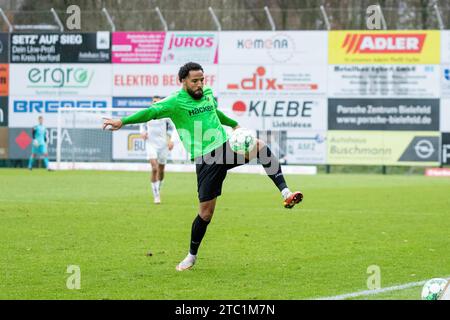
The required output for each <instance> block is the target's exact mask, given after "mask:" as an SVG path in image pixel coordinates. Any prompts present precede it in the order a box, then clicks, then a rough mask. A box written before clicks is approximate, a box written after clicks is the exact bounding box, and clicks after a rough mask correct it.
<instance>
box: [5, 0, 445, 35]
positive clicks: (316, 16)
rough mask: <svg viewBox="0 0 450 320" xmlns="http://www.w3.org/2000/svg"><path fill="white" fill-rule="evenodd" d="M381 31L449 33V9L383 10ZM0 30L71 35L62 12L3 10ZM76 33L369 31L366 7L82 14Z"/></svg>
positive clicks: (101, 10) (132, 11)
mask: <svg viewBox="0 0 450 320" xmlns="http://www.w3.org/2000/svg"><path fill="white" fill-rule="evenodd" d="M380 9H381V10H380V13H381V14H382V17H383V19H384V22H385V24H383V27H384V28H386V29H390V30H407V29H424V30H426V29H449V28H450V9H449V8H447V7H445V8H440V7H439V6H437V5H436V6H431V7H427V8H426V9H424V8H414V7H405V8H401V7H400V8H398V7H397V8H381V7H380ZM0 13H1V23H0V26H1V31H3V32H8V31H9V32H12V31H14V32H20V31H30V30H33V31H39V30H42V31H51V30H53V31H65V32H68V31H71V30H69V29H68V28H67V27H66V23H65V22H66V19H67V17H68V16H69V14H67V13H66V11H64V10H53V9H50V10H38V11H23V10H20V11H19V10H1V12H0ZM80 13H81V28H80V29H77V30H74V31H76V32H94V31H98V30H111V31H150V30H154V31H156V30H165V29H167V30H327V29H330V30H356V29H367V25H366V19H367V12H366V8H361V9H355V8H347V9H342V8H339V9H337V8H325V7H323V6H320V7H317V8H306V9H273V8H268V7H263V8H255V9H214V8H212V7H208V8H202V9H195V10H194V9H187V10H162V9H159V8H158V7H156V8H145V9H143V10H138V9H132V10H111V9H110V10H108V9H107V8H102V9H99V10H81V12H80Z"/></svg>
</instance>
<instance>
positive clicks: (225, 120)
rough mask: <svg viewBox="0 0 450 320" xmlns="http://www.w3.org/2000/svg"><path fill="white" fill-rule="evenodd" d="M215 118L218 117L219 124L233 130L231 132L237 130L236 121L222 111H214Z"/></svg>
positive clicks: (237, 124)
mask: <svg viewBox="0 0 450 320" xmlns="http://www.w3.org/2000/svg"><path fill="white" fill-rule="evenodd" d="M216 113H217V116H218V117H219V120H220V123H221V124H223V125H224V126H228V127H231V128H233V130H236V129H237V128H239V123H238V122H237V121H236V120H233V119H231V118H229V117H227V116H226V115H225V113H223V112H222V111H220V110H219V109H216Z"/></svg>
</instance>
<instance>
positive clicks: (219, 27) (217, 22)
mask: <svg viewBox="0 0 450 320" xmlns="http://www.w3.org/2000/svg"><path fill="white" fill-rule="evenodd" d="M208 10H209V13H210V14H211V17H212V18H213V21H214V23H215V24H216V27H217V31H222V26H221V25H220V21H219V19H218V18H217V16H216V14H215V12H214V10H213V8H211V7H208Z"/></svg>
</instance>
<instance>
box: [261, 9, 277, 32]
mask: <svg viewBox="0 0 450 320" xmlns="http://www.w3.org/2000/svg"><path fill="white" fill-rule="evenodd" d="M264 11H265V12H266V16H267V19H268V20H269V23H270V26H271V27H272V31H275V30H276V27H275V22H274V21H273V18H272V15H271V14H270V11H269V8H267V6H265V7H264Z"/></svg>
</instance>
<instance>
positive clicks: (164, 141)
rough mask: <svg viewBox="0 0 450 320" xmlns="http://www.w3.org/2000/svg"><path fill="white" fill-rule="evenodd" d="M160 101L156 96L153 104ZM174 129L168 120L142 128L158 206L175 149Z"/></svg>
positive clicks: (144, 125) (154, 121)
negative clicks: (169, 161)
mask: <svg viewBox="0 0 450 320" xmlns="http://www.w3.org/2000/svg"><path fill="white" fill-rule="evenodd" d="M160 100H161V98H160V97H159V96H154V97H153V99H152V103H156V102H158V101H160ZM173 129H174V127H173V124H172V121H170V119H168V118H165V119H159V120H152V121H149V122H147V123H146V124H141V126H140V132H141V136H142V138H143V139H144V140H145V141H146V142H147V144H146V149H147V159H148V160H149V161H150V165H151V167H152V174H151V177H150V181H151V186H152V192H153V202H154V203H156V204H159V203H161V194H160V191H161V187H162V183H163V180H164V169H165V165H166V163H167V156H168V154H169V151H171V150H172V149H173V142H172V140H171V138H172V133H173Z"/></svg>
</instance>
